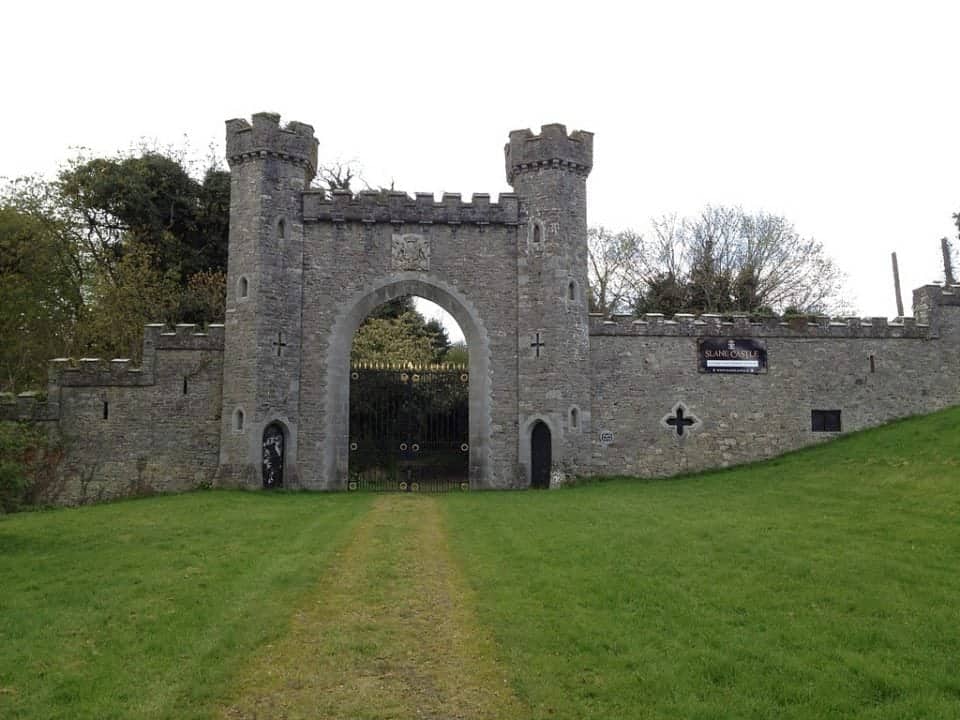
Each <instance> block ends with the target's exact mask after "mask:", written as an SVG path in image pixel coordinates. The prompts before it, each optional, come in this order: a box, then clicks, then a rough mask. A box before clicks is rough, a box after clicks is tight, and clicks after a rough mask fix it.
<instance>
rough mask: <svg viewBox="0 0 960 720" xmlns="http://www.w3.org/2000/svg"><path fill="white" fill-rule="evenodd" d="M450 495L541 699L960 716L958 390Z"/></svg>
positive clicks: (656, 714) (573, 707)
mask: <svg viewBox="0 0 960 720" xmlns="http://www.w3.org/2000/svg"><path fill="white" fill-rule="evenodd" d="M447 510H448V514H449V520H448V523H449V529H450V536H451V539H452V542H453V544H454V547H455V551H456V554H457V556H458V557H459V558H460V560H461V562H462V563H463V565H464V568H465V572H466V576H467V577H468V578H470V580H471V583H472V585H473V589H474V592H475V594H476V602H477V604H478V612H479V616H480V618H481V620H482V621H483V622H484V623H485V624H486V625H487V626H488V627H490V628H492V631H493V633H494V637H495V639H496V641H497V643H498V646H499V647H500V648H501V652H502V659H503V661H504V662H505V663H506V664H507V665H508V666H509V668H508V671H509V674H510V676H511V677H513V678H514V683H515V685H516V689H517V692H518V694H519V696H520V698H521V699H522V700H524V701H526V702H527V703H528V704H529V705H530V707H531V716H532V717H534V718H588V717H589V718H604V719H606V720H609V719H610V718H642V717H651V718H718V717H736V718H771V717H778V718H850V717H864V718H901V717H911V718H918V717H928V718H948V717H960V672H958V668H960V601H958V599H957V598H960V410H958V409H954V410H950V411H947V412H945V413H938V414H937V415H933V416H929V417H925V418H919V419H915V420H910V421H907V422H903V423H899V424H896V425H893V426H888V427H886V428H882V429H879V430H876V431H871V432H869V433H865V434H862V435H858V436H853V437H849V438H845V439H843V440H841V441H838V442H835V443H832V444H830V445H827V446H823V447H819V448H815V449H811V450H807V451H804V452H800V453H796V454H793V455H790V456H787V457H784V458H781V459H779V460H776V461H773V462H770V463H766V464H761V465H756V466H752V467H747V468H743V469H737V470H733V471H729V472H718V473H709V474H704V475H700V476H696V477H689V478H683V479H677V480H671V481H665V482H654V483H639V482H636V481H611V482H608V483H601V484H598V485H593V486H588V487H583V488H578V489H573V490H568V491H564V492H554V493H504V494H484V495H480V494H474V495H471V496H470V497H454V498H451V502H449V503H448V505H447Z"/></svg>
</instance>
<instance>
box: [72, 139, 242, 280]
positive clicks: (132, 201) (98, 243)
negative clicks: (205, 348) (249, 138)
mask: <svg viewBox="0 0 960 720" xmlns="http://www.w3.org/2000/svg"><path fill="white" fill-rule="evenodd" d="M57 190H58V193H59V197H60V202H61V205H62V208H63V210H65V211H66V212H67V213H69V215H70V217H71V219H72V220H73V222H75V223H76V224H77V226H78V227H79V228H81V229H82V237H83V238H84V239H85V251H86V252H88V253H90V254H91V256H93V257H94V258H95V260H96V262H97V265H98V266H99V267H100V268H102V269H103V270H104V271H105V272H107V273H112V272H113V271H114V269H115V267H116V263H117V262H118V261H119V260H120V258H121V257H122V256H123V252H124V249H125V247H126V245H127V243H130V242H137V243H139V244H140V246H142V247H144V248H146V249H148V250H150V254H151V257H152V258H153V261H154V262H155V263H156V265H157V269H158V270H159V271H160V272H161V273H169V272H171V271H172V272H175V273H176V274H177V276H178V277H179V280H180V282H181V284H183V285H186V283H187V281H188V279H189V277H190V276H191V275H193V274H195V273H198V272H204V271H210V270H212V271H217V270H226V262H227V234H228V227H229V206H230V176H229V174H228V173H226V172H224V171H221V170H217V169H215V168H210V169H208V170H207V172H206V173H205V175H204V178H203V181H202V182H200V181H197V180H195V179H193V178H192V177H190V175H189V173H188V172H187V170H186V168H185V167H184V165H183V164H182V163H181V162H180V161H178V160H177V159H175V158H173V157H170V156H167V155H164V154H162V153H158V152H144V153H143V154H141V155H138V156H131V157H114V158H94V159H92V160H82V159H80V160H75V161H74V162H73V163H71V164H70V165H69V166H68V167H67V168H66V169H65V170H63V171H62V172H61V173H60V175H59V178H58V181H57Z"/></svg>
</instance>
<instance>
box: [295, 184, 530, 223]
mask: <svg viewBox="0 0 960 720" xmlns="http://www.w3.org/2000/svg"><path fill="white" fill-rule="evenodd" d="M303 219H304V221H305V222H324V221H327V222H364V223H393V224H402V223H420V224H426V225H429V224H433V223H437V224H447V225H466V224H473V225H516V224H517V223H518V222H519V219H520V203H519V200H518V198H517V196H516V195H514V194H513V193H501V194H500V196H499V198H498V202H496V203H491V202H490V196H489V195H487V194H486V193H474V194H473V201H472V202H463V200H462V199H461V197H460V194H459V193H444V194H443V197H442V199H441V200H440V202H437V201H436V198H434V196H433V193H417V194H416V197H410V195H408V194H407V193H405V192H396V191H391V192H378V191H376V190H369V191H362V192H359V193H357V194H356V195H354V194H353V193H351V192H350V191H349V190H335V191H333V193H332V194H330V195H328V194H327V193H325V192H324V191H322V190H311V191H309V192H306V193H304V195H303Z"/></svg>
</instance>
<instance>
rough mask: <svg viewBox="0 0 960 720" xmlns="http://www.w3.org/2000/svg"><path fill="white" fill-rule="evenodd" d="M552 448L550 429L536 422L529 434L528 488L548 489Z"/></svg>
mask: <svg viewBox="0 0 960 720" xmlns="http://www.w3.org/2000/svg"><path fill="white" fill-rule="evenodd" d="M551 454H552V447H551V441H550V428H548V427H547V424H546V423H544V422H542V421H539V420H538V421H537V424H536V425H534V426H533V432H532V433H531V434H530V487H531V488H534V489H536V490H543V489H546V488H549V487H550V457H551Z"/></svg>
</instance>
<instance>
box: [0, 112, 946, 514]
mask: <svg viewBox="0 0 960 720" xmlns="http://www.w3.org/2000/svg"><path fill="white" fill-rule="evenodd" d="M504 153H505V162H506V177H507V181H508V182H509V183H510V185H511V186H512V187H513V190H514V192H513V193H501V194H500V196H499V198H498V199H497V201H496V202H492V201H491V198H490V196H489V195H485V194H474V195H473V197H472V198H471V200H470V201H469V202H467V201H465V200H464V199H463V198H461V197H460V196H459V195H454V194H444V195H443V196H442V197H441V198H440V199H439V201H438V200H437V198H435V197H434V196H433V195H431V194H419V193H418V194H416V195H415V196H413V197H411V196H410V195H408V194H406V193H402V192H390V193H381V192H360V193H358V194H352V193H350V192H349V191H342V192H333V193H332V194H330V193H325V192H324V191H321V190H317V189H313V188H311V187H310V183H311V181H312V179H313V177H314V174H315V171H316V166H317V141H316V140H315V138H314V131H313V128H312V127H310V126H309V125H306V124H303V123H299V122H291V123H288V124H287V125H286V126H281V124H280V118H279V116H277V115H275V114H271V113H260V114H257V115H254V116H253V118H252V122H248V121H246V120H230V121H228V122H227V160H228V162H229V164H230V169H231V178H232V180H231V202H230V240H229V267H228V282H227V312H226V321H225V323H224V325H212V326H209V327H208V328H206V329H205V330H202V331H201V330H198V329H197V328H195V327H194V326H189V325H182V326H178V327H176V328H174V329H167V328H164V327H162V326H159V325H151V326H148V327H147V328H146V331H145V335H144V359H143V363H142V366H141V367H139V368H132V367H130V366H129V363H128V362H126V361H124V360H112V361H104V360H100V359H89V358H87V359H81V360H79V361H78V362H71V361H68V360H62V359H61V360H55V361H53V362H52V363H51V370H50V382H49V387H48V389H47V394H46V398H45V399H44V400H41V399H39V398H38V397H35V396H32V395H31V394H24V395H22V396H20V397H19V398H17V399H16V401H15V402H14V403H13V404H10V403H7V404H5V405H2V406H0V408H2V410H0V412H2V414H3V416H4V417H17V418H21V419H32V420H36V421H43V422H48V423H51V429H52V431H53V432H55V433H56V434H58V435H59V436H60V437H61V438H62V439H63V443H64V447H65V449H66V455H65V460H64V462H63V464H62V467H61V473H62V476H63V477H62V488H63V494H62V497H61V498H60V499H61V500H62V501H64V502H82V501H85V500H88V499H97V498H105V497H112V496H118V495H123V494H131V493H137V492H144V491H151V490H153V491H157V490H160V491H164V490H182V489H188V488H191V487H196V486H198V485H228V486H243V487H250V488H256V487H260V486H261V483H262V477H261V474H262V472H263V470H262V462H261V458H262V452H263V443H264V437H265V432H266V431H267V429H268V428H272V429H274V430H272V431H273V432H277V430H276V429H277V428H279V432H280V433H281V434H282V440H283V443H282V447H283V453H284V468H285V470H284V472H285V475H284V485H285V486H286V487H293V488H307V489H316V490H340V489H344V488H345V487H346V481H347V477H348V472H349V464H350V453H349V448H348V433H349V415H350V413H349V408H350V397H349V394H350V393H349V387H350V384H349V380H348V378H349V375H350V367H349V358H350V347H351V342H352V339H353V335H354V333H355V331H356V330H357V328H358V327H359V325H360V323H361V322H362V321H363V319H364V318H365V317H366V316H367V314H368V313H369V312H370V311H371V310H372V309H374V308H375V307H377V306H378V305H380V304H381V303H383V302H385V301H388V300H391V299H394V298H397V297H399V296H402V295H418V296H421V297H424V298H427V299H429V300H432V301H433V302H436V303H437V304H439V305H440V306H442V307H443V308H444V309H446V310H447V311H448V312H450V313H451V314H452V315H453V317H454V318H455V319H456V320H457V322H458V323H459V325H460V327H461V329H462V330H463V333H464V336H465V338H466V342H467V346H468V351H469V365H470V374H469V377H470V380H469V485H470V487H471V488H474V489H489V488H525V487H529V486H530V483H531V444H532V442H533V436H534V434H535V433H538V434H539V436H541V437H542V436H543V435H544V434H547V436H548V437H549V449H550V450H549V456H550V457H549V462H550V467H551V468H552V477H553V479H554V482H562V481H563V480H564V479H565V478H569V477H572V476H576V475H588V474H605V475H610V474H619V475H637V476H641V477H659V476H667V475H672V474H675V473H678V472H682V471H689V470H699V469H704V468H709V467H716V466H725V465H730V464H735V463H742V462H747V461H751V460H756V459H760V458H764V457H769V456H772V455H776V454H779V453H782V452H785V451H788V450H791V449H794V448H798V447H800V446H803V445H807V444H810V443H813V442H816V441H819V440H823V439H826V438H830V437H834V436H836V435H837V434H838V433H845V432H849V431H853V430H859V429H862V428H865V427H869V426H872V425H877V424H879V423H882V422H885V421H888V420H891V419H893V418H897V417H902V416H906V415H910V414H916V413H923V412H929V411H932V410H935V409H938V408H942V407H944V406H947V405H950V404H954V403H957V402H960V352H958V351H960V287H957V286H954V287H942V286H937V285H930V286H926V287H923V288H920V289H919V290H916V291H915V292H914V313H915V316H916V317H915V318H909V317H908V318H897V319H895V320H894V321H892V322H888V321H887V320H886V319H885V318H869V319H862V318H849V319H846V320H844V321H842V322H838V321H830V320H828V319H824V320H823V321H821V322H815V323H810V322H807V321H804V320H794V321H786V320H783V321H781V320H779V319H773V320H770V321H766V322H763V323H755V322H750V321H749V320H748V319H747V318H734V319H732V320H725V319H723V318H720V317H717V316H703V317H693V316H678V317H674V318H664V317H663V316H660V315H655V314H651V315H646V316H644V317H643V318H640V319H635V318H632V317H614V318H604V317H597V316H590V315H589V314H588V311H587V213H586V208H587V200H586V184H587V177H588V175H589V173H590V170H591V167H592V164H593V136H592V134H590V133H588V132H581V131H578V132H573V133H570V134H568V133H567V131H566V129H565V128H564V127H563V126H562V125H546V126H544V127H543V128H541V131H540V133H539V134H534V133H532V132H531V131H529V130H521V131H515V132H511V133H510V136H509V142H508V143H507V144H506V146H505V148H504Z"/></svg>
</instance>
